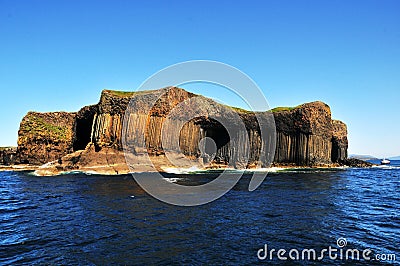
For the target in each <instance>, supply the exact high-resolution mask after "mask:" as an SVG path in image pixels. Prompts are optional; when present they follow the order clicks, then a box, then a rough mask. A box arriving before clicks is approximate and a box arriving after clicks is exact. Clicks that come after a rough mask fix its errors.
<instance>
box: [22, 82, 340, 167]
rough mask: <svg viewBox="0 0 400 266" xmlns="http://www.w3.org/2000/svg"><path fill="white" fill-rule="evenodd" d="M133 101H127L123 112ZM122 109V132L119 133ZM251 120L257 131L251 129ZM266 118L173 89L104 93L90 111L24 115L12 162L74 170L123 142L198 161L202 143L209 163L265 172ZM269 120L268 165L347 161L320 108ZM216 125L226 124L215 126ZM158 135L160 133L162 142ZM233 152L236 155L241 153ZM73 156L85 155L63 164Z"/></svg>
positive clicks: (335, 127)
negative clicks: (262, 168) (272, 149)
mask: <svg viewBox="0 0 400 266" xmlns="http://www.w3.org/2000/svg"><path fill="white" fill-rule="evenodd" d="M132 96H135V97H134V100H133V101H132V102H131V104H130V105H129V109H128V110H127V108H128V103H129V102H130V100H131V97H132ZM193 106H195V107H193ZM202 109H208V111H209V113H208V114H203V113H202V112H203V111H204V110H202ZM126 110H127V112H128V114H129V116H128V115H127V117H126V121H125V123H127V125H128V126H127V127H125V129H126V132H123V124H124V117H125V116H124V115H125V112H126ZM256 115H257V118H258V121H261V123H262V125H260V124H259V123H258V122H257V119H256ZM271 117H272V115H271V113H266V112H265V113H263V112H259V113H257V114H254V113H252V112H248V111H245V110H242V109H238V108H232V107H228V106H225V105H222V104H219V103H216V102H215V101H213V100H211V99H209V98H206V97H203V96H199V95H195V94H193V93H190V92H187V91H185V90H183V89H180V88H175V87H170V88H164V89H160V90H155V91H142V92H135V93H130V92H118V91H110V90H104V91H103V92H102V95H101V98H100V101H99V103H98V104H97V105H92V106H87V107H84V108H82V109H81V110H80V111H79V112H77V113H65V112H57V113H33V112H30V113H28V114H27V115H26V116H25V117H24V119H23V120H22V122H21V126H20V130H19V139H18V156H19V158H20V161H21V162H25V163H30V164H43V163H46V162H50V161H54V160H58V161H59V163H60V164H62V163H63V162H65V161H66V160H68V161H71V158H74V163H70V164H69V166H68V167H70V168H75V169H79V161H82V160H83V157H84V156H83V154H85V152H86V153H89V152H90V153H91V154H92V155H93V153H97V154H111V153H112V154H114V155H113V156H114V157H113V158H114V159H115V160H123V157H119V158H120V159H116V158H117V157H115V156H116V155H115V154H118V153H122V142H123V139H122V137H123V136H125V138H126V139H124V141H126V142H127V143H129V145H130V147H131V149H132V152H133V153H135V154H140V153H144V152H146V153H148V154H150V155H151V156H159V155H163V154H164V153H165V151H169V150H172V151H173V150H176V149H179V150H180V151H182V152H183V153H184V154H185V155H186V156H188V157H190V158H199V157H200V156H204V151H203V153H201V151H200V149H199V141H200V140H201V139H203V138H204V137H209V138H212V139H213V140H214V142H215V145H216V150H213V147H212V146H210V145H209V144H207V143H205V153H206V154H207V152H208V153H210V158H212V160H213V162H214V163H216V164H220V165H226V164H228V162H229V163H230V164H231V166H234V167H249V166H251V165H255V164H258V163H261V165H264V166H265V165H269V162H267V161H266V160H267V156H265V155H266V153H267V151H268V148H269V147H268V145H272V144H271V143H273V141H272V140H271V139H268V137H271V136H274V135H273V134H270V135H268V136H267V138H265V139H264V143H263V142H262V140H261V139H262V138H261V136H260V134H261V133H260V126H262V127H264V126H266V125H269V124H270V123H271V119H269V118H271ZM273 117H274V118H275V123H276V151H275V159H274V162H275V163H277V164H294V165H304V166H306V165H308V166H316V165H322V164H332V163H335V162H338V161H340V160H343V159H345V158H346V157H347V129H346V125H345V124H344V123H342V122H340V121H336V120H332V119H331V112H330V108H329V106H327V105H326V104H324V103H322V102H313V103H308V104H303V105H300V106H298V107H295V108H276V109H274V110H273ZM188 118H189V119H188ZM238 118H239V119H240V120H241V121H242V122H243V125H244V128H245V131H244V132H245V133H244V135H243V134H242V133H237V134H236V133H233V134H232V133H231V134H229V133H228V131H230V132H235V129H234V127H235V126H237V119H238ZM235 119H236V120H235ZM182 121H184V122H182ZM221 121H225V122H226V123H224V125H222V124H221ZM229 125H232V126H229ZM163 127H164V128H163ZM162 130H167V134H165V135H164V137H165V138H164V139H162V134H161V133H162ZM177 138H178V140H179V141H178V142H176V139H177ZM246 139H248V140H249V141H248V142H247V141H246ZM143 143H144V144H145V145H143ZM176 143H178V147H177V145H176ZM235 147H240V148H235ZM237 149H242V153H240V152H239V151H238V150H237ZM80 150H85V152H79V153H76V155H70V156H69V157H63V156H65V155H67V154H70V153H72V152H77V151H80ZM105 151H107V152H106V153H104V152H105ZM212 153H213V154H212ZM239 154H245V155H246V156H248V157H249V158H250V160H249V163H248V164H247V165H242V164H241V162H242V158H240V156H239ZM105 156H106V155H105ZM92 157H93V156H92ZM87 158H89V157H88V156H87ZM121 158H122V159H121ZM205 159H207V158H205ZM98 161H101V160H100V159H99V160H98ZM88 164H90V163H88Z"/></svg>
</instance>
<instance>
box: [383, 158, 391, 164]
mask: <svg viewBox="0 0 400 266" xmlns="http://www.w3.org/2000/svg"><path fill="white" fill-rule="evenodd" d="M381 164H390V160H389V159H386V158H383V160H382V161H381Z"/></svg>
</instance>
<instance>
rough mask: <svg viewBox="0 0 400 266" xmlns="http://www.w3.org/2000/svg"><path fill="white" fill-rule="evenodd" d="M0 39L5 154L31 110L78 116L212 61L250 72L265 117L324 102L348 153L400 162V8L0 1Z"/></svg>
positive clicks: (389, 4)
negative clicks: (169, 72)
mask: <svg viewBox="0 0 400 266" xmlns="http://www.w3.org/2000/svg"><path fill="white" fill-rule="evenodd" d="M0 36H1V41H0V81H1V82H0V93H1V100H2V101H1V105H0V122H1V125H2V128H1V129H2V130H1V132H0V146H8V145H14V146H15V145H16V140H17V131H18V127H19V122H20V120H21V119H22V117H23V116H24V115H25V113H27V112H28V111H29V110H35V111H58V110H65V111H77V110H78V109H79V108H80V107H82V106H84V105H87V104H93V103H96V102H97V101H98V99H99V95H100V92H101V90H102V89H104V88H108V89H121V90H135V89H136V88H137V87H139V85H140V84H141V83H142V82H143V81H144V80H145V79H146V78H148V77H149V76H150V75H152V74H154V73H155V72H157V71H158V70H160V69H162V68H164V67H167V66H169V65H171V64H175V63H179V62H183V61H187V60H194V59H208V60H216V61H220V62H224V63H227V64H230V65H232V66H234V67H237V68H239V69H240V70H242V71H244V72H245V73H246V74H248V75H249V76H250V77H251V78H252V79H253V80H254V81H255V82H256V83H257V84H258V85H259V87H260V88H261V89H262V90H263V92H264V94H265V96H266V97H267V99H268V102H269V104H270V106H271V107H276V106H294V105H298V104H300V103H304V102H309V101H314V100H322V101H324V102H326V103H328V104H329V105H330V106H331V109H332V113H333V116H334V118H337V119H341V120H343V121H344V122H346V123H347V125H348V129H349V140H350V147H349V152H350V153H358V154H373V155H376V156H392V155H399V154H400V141H399V133H400V124H399V123H398V116H397V115H398V113H399V112H398V103H399V101H400V75H399V72H400V1H396V0H394V1H390V0H383V1H381V0H377V1H368V0H362V1H344V0H343V1H303V0H299V1H242V2H241V1H45V0H41V1H35V0H34V1H12V0H10V1H5V0H0ZM199 85H200V84H199ZM193 88H194V87H190V89H192V90H193ZM194 91H195V92H201V93H202V94H205V95H208V96H212V97H216V96H218V93H217V92H216V91H215V90H211V89H207V88H206V87H205V88H203V89H202V90H201V89H199V90H196V89H194ZM224 101H225V102H226V103H228V104H234V105H237V104H238V102H237V99H234V97H231V96H225V97H224ZM239 105H240V103H239Z"/></svg>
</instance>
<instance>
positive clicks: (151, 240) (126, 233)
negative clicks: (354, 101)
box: [0, 161, 400, 265]
mask: <svg viewBox="0 0 400 266" xmlns="http://www.w3.org/2000/svg"><path fill="white" fill-rule="evenodd" d="M165 177H166V178H171V179H173V180H175V181H176V182H178V183H180V184H188V185H193V184H197V183H204V182H207V181H209V180H211V179H213V178H214V176H213V175H212V174H196V175H172V174H169V175H166V176H165ZM248 183H249V176H247V175H245V176H244V177H242V179H241V180H240V181H239V183H238V184H237V185H236V186H235V187H234V188H233V189H232V190H231V191H230V192H228V193H227V194H226V195H225V196H223V197H222V198H220V199H218V200H216V201H214V202H211V203H209V204H206V205H202V206H198V207H177V206H172V205H168V204H166V203H163V202H160V201H158V200H156V199H154V198H152V197H151V196H149V195H148V194H146V193H145V192H144V191H143V190H142V189H141V188H140V187H139V186H138V184H137V183H136V182H135V181H134V179H133V178H132V177H131V176H130V175H126V176H98V175H84V174H71V175H63V176H57V177H36V176H33V175H32V174H30V173H28V172H0V198H1V203H0V221H1V225H0V229H1V230H0V231H1V234H0V265H32V264H39V265H109V264H113V265H204V264H209V265H253V264H271V263H272V264H281V263H283V264H286V265H292V264H293V263H296V264H304V265H308V264H320V263H321V264H324V265H344V264H349V263H352V264H365V265H371V264H375V265H382V264H383V265H386V264H398V263H399V261H400V247H399V244H400V211H399V210H400V163H399V162H398V161H397V162H396V161H393V162H392V166H390V167H375V168H371V169H345V170H325V171H322V170H291V171H288V172H280V173H273V174H269V175H268V177H267V178H266V180H265V181H264V182H263V184H262V185H261V186H260V187H259V188H258V189H257V190H255V191H253V192H249V191H248ZM338 239H341V241H345V242H342V243H341V245H342V246H343V247H342V248H341V249H342V250H345V249H357V250H360V251H363V250H365V249H370V250H371V252H372V253H370V254H369V258H370V259H371V260H370V261H366V260H362V259H360V260H358V259H357V258H353V259H351V260H347V259H346V258H343V257H342V259H338V258H335V259H331V258H329V257H328V256H327V255H325V257H323V258H321V260H318V259H316V260H308V259H307V258H306V259H304V260H302V259H301V258H299V260H297V259H296V258H295V260H293V259H290V258H289V259H288V260H286V261H285V260H281V259H279V258H278V257H277V255H276V252H275V254H274V253H273V256H272V257H267V258H265V259H260V258H259V257H258V255H257V253H259V250H260V249H263V248H265V245H267V247H268V254H269V252H270V250H271V249H275V250H279V249H285V250H287V252H289V251H290V250H292V249H297V250H299V251H302V250H304V249H315V250H316V251H317V252H319V251H321V250H322V249H325V248H328V247H329V246H331V247H332V248H336V249H338V250H340V248H339V247H338V242H337V240H338ZM343 243H344V244H343ZM345 251H346V250H345ZM338 252H339V251H338ZM261 254H263V252H262V253H261ZM293 254H296V253H293ZM287 255H288V253H286V256H287ZM377 255H378V257H375V256H377ZM393 256H395V259H396V260H394V257H393ZM378 259H380V260H379V261H378Z"/></svg>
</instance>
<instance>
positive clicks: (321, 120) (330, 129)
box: [274, 102, 347, 165]
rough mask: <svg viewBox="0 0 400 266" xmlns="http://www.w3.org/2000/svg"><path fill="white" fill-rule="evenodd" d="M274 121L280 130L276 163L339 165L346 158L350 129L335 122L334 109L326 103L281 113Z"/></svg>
mask: <svg viewBox="0 0 400 266" xmlns="http://www.w3.org/2000/svg"><path fill="white" fill-rule="evenodd" d="M274 117H275V123H276V129H277V149H276V153H275V162H277V163H294V164H296V165H318V164H329V163H332V162H337V157H338V156H339V155H340V156H344V155H345V153H344V151H345V150H346V151H347V142H346V143H345V142H344V141H343V140H344V139H345V138H346V139H347V131H346V125H345V124H344V123H342V122H340V124H339V121H336V122H333V121H332V119H331V111H330V108H329V106H328V105H326V104H325V103H322V102H312V103H307V104H303V105H300V106H298V107H295V108H293V109H291V110H282V111H279V110H278V111H276V112H275V113H274ZM342 134H343V135H342ZM333 138H334V139H333ZM339 143H340V147H339V146H338V145H339ZM333 155H334V156H335V157H334V158H333Z"/></svg>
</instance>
